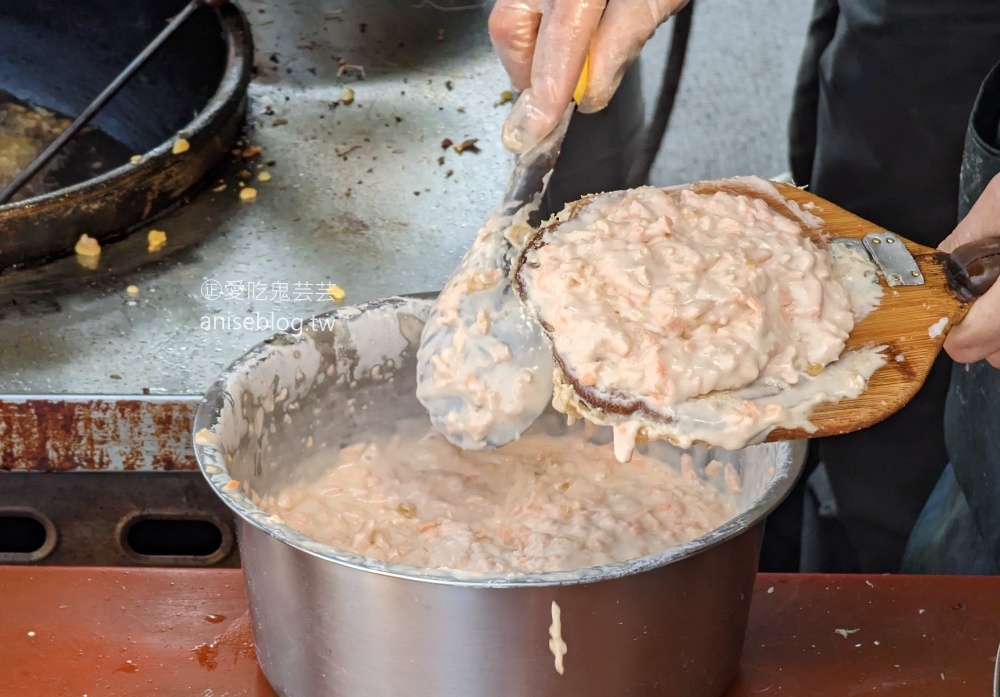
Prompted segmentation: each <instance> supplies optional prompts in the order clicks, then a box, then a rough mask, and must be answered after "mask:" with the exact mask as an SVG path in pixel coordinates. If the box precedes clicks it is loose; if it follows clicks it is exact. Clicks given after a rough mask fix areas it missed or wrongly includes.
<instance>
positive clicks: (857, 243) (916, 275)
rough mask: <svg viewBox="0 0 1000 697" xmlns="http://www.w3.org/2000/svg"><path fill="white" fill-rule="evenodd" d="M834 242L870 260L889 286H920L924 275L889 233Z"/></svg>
mask: <svg viewBox="0 0 1000 697" xmlns="http://www.w3.org/2000/svg"><path fill="white" fill-rule="evenodd" d="M836 242H837V243H838V244H842V245H844V246H846V247H850V248H851V249H855V250H857V251H858V252H860V253H861V254H864V255H866V256H867V257H868V258H870V259H871V260H872V261H873V262H875V265H876V266H878V268H879V271H881V272H882V275H883V276H885V280H886V283H888V284H889V285H890V286H922V285H923V284H924V275H923V274H922V273H921V272H920V267H918V266H917V262H916V261H915V260H914V259H913V255H912V254H910V252H909V250H908V249H907V248H906V245H904V244H903V242H902V241H901V240H900V239H899V238H898V237H896V236H895V235H893V234H892V233H891V232H873V233H871V234H870V235H865V237H864V239H861V240H856V239H853V238H849V237H840V238H837V240H836Z"/></svg>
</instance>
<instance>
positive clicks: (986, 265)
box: [945, 237, 1000, 302]
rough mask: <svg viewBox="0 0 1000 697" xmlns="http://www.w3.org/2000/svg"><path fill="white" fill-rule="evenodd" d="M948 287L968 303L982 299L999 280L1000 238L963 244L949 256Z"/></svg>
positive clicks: (947, 267) (946, 266)
mask: <svg viewBox="0 0 1000 697" xmlns="http://www.w3.org/2000/svg"><path fill="white" fill-rule="evenodd" d="M945 269H946V272H947V277H948V284H949V285H950V286H951V287H952V289H953V290H954V291H955V292H956V293H957V294H958V296H959V297H960V298H961V299H962V300H964V301H966V302H969V301H972V300H975V299H976V298H978V297H980V296H981V295H983V294H984V293H986V291H988V290H989V289H990V288H992V287H993V284H994V283H996V281H997V279H998V278H1000V237H985V238H983V239H981V240H976V241H975V242H969V243H968V244H963V245H962V246H961V247H958V248H957V249H955V250H954V251H953V252H952V253H951V254H949V255H948V260H947V262H946V264H945Z"/></svg>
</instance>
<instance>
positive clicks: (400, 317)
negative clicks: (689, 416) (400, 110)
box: [195, 298, 799, 697]
mask: <svg viewBox="0 0 1000 697" xmlns="http://www.w3.org/2000/svg"><path fill="white" fill-rule="evenodd" d="M429 309H430V303H429V301H428V300H426V299H421V298H390V299H387V300H382V301H378V302H374V303H370V304H368V305H364V306H361V307H358V308H345V309H342V310H338V311H336V312H333V313H330V314H328V315H323V316H321V317H317V318H314V319H313V320H307V326H306V327H305V328H304V329H303V331H302V332H301V333H299V334H286V335H279V336H277V337H275V338H274V339H272V340H270V341H268V342H265V343H263V344H261V345H259V346H258V347H256V348H254V349H253V350H251V351H250V352H249V353H247V354H246V355H245V356H244V357H243V358H241V359H240V360H239V361H237V362H236V363H235V364H234V365H233V366H231V367H230V368H229V369H228V370H227V371H226V372H225V373H224V374H223V375H222V376H221V377H220V378H219V380H218V381H217V382H216V383H215V384H214V385H213V386H212V388H211V390H210V391H209V392H208V394H207V395H206V397H205V399H204V401H203V402H202V404H201V407H200V409H199V410H198V414H197V416H196V420H195V432H196V437H195V447H196V451H197V456H198V462H199V464H200V466H201V469H202V471H203V472H204V474H205V476H206V477H207V479H208V481H209V482H210V483H211V485H212V487H213V488H214V489H215V491H216V492H217V493H218V494H219V496H220V497H221V498H222V500H223V501H225V503H226V504H227V505H228V506H229V507H230V508H232V509H233V511H234V512H235V513H236V517H237V518H236V519H237V532H238V536H239V542H240V551H241V554H242V558H243V568H244V578H245V581H246V589H247V595H248V597H249V601H250V611H251V616H252V619H253V631H254V641H255V643H256V647H257V655H258V658H259V659H260V662H261V666H262V667H263V670H264V673H265V675H266V676H267V678H268V680H269V681H270V682H271V684H272V685H273V687H274V688H275V690H276V691H277V692H278V693H279V694H280V695H284V696H287V697H320V696H322V695H331V696H333V695H335V696H336V697H383V696H385V697H388V696H390V695H407V697H511V696H515V697H527V696H529V695H530V696H531V697H549V696H552V697H555V696H556V695H559V696H565V695H574V696H576V695H579V696H581V697H583V696H589V695H594V696H595V697H612V696H618V695H661V694H663V695H666V694H670V695H684V696H685V697H716V696H717V695H720V694H721V693H722V692H723V691H724V690H725V689H726V687H727V686H728V684H729V683H730V681H731V680H732V679H733V677H734V676H735V674H736V671H737V667H738V664H739V656H740V652H741V650H742V645H743V638H744V634H745V631H746V623H747V613H748V610H749V604H750V596H751V591H752V589H753V583H754V576H755V574H756V569H757V552H758V536H759V534H760V524H761V522H762V520H763V518H764V516H765V515H767V513H768V512H770V511H771V510H772V509H773V508H774V507H775V506H776V505H777V504H778V503H779V502H780V501H781V499H782V498H783V497H784V496H785V495H786V494H787V492H788V491H789V489H790V488H791V487H792V485H793V483H794V481H795V478H796V477H797V476H798V473H799V464H798V463H797V462H794V461H793V458H792V455H791V447H790V446H789V445H788V444H787V443H777V444H765V445H758V446H753V447H750V448H746V449H745V450H742V451H739V452H732V453H730V452H726V451H707V450H698V451H691V452H692V454H693V455H694V458H695V464H696V467H700V468H703V467H704V465H705V464H706V463H707V462H708V460H709V459H710V458H716V459H720V460H726V461H729V462H731V463H733V465H734V466H735V468H736V469H737V471H738V472H739V473H740V475H741V477H742V481H743V491H742V494H741V501H740V508H741V513H740V514H739V515H738V516H737V517H735V518H733V519H732V520H730V521H729V522H727V523H726V524H725V525H723V526H722V527H720V528H719V529H717V530H715V531H713V532H711V533H709V534H707V535H705V536H703V537H701V538H699V539H697V540H694V541H693V542H691V543H688V544H686V545H683V546H680V547H674V548H672V549H668V550H666V551H664V552H662V553H660V554H656V555H653V556H649V557H645V558H642V559H637V560H633V561H630V562H626V563H622V564H613V565H608V566H602V567H597V568H593V569H587V570H584V571H582V572H579V573H577V572H574V573H552V574H539V575H533V576H521V577H514V578H511V577H502V576H475V577H473V576H462V575H450V574H446V573H443V572H442V573H430V572H426V571H422V570H420V569H414V568H411V567H404V566H399V565H394V564H389V563H384V562H380V561H376V560H372V559H367V558H364V557H360V556H357V555H354V554H351V553H347V552H342V551H339V550H336V549H333V548H331V547H327V546H325V545H321V544H319V543H317V542H315V541H312V540H310V539H309V538H307V537H305V536H304V535H301V534H300V533H298V532H296V531H295V530H293V529H291V528H289V527H287V526H285V525H284V524H283V523H281V522H280V521H277V520H274V519H269V518H268V516H267V514H265V513H264V512H263V511H261V509H259V508H258V507H257V506H255V505H254V504H253V503H252V501H251V500H250V499H249V498H248V496H247V494H248V493H249V492H256V493H258V494H261V495H263V494H267V493H273V492H275V491H276V490H277V489H280V488H282V487H283V486H285V485H287V484H289V483H291V482H292V481H296V480H297V479H299V478H301V477H311V476H314V475H315V474H317V473H315V472H311V471H307V470H309V469H310V467H309V466H304V465H303V464H302V463H303V461H305V460H308V459H310V458H307V457H306V456H307V455H308V454H311V453H313V452H315V451H317V450H321V449H323V448H331V449H333V448H337V447H339V446H342V445H346V444H348V443H350V442H355V441H356V440H357V439H358V438H359V437H360V436H364V435H366V434H374V433H376V432H379V431H385V430H386V429H389V428H391V427H392V425H393V424H394V423H396V422H397V421H398V420H399V419H402V418H409V417H412V416H414V415H419V414H420V413H421V408H420V405H419V403H418V402H417V400H416V397H415V394H414V392H415V363H414V355H415V353H416V346H417V342H418V341H419V336H420V330H421V328H422V323H423V319H424V318H425V317H426V316H427V314H428V311H429ZM310 322H311V326H309V325H308V323H310ZM373 369H375V370H374V375H373ZM202 429H209V430H210V431H211V433H210V434H208V433H206V432H205V431H202ZM199 432H200V434H199ZM307 444H311V445H307ZM654 447H660V448H663V449H664V451H663V452H662V453H659V454H661V455H662V456H663V457H664V458H665V459H667V460H670V459H674V460H676V459H677V458H678V457H679V452H678V451H675V450H673V449H672V448H671V447H670V446H666V445H658V446H654ZM668 451H669V452H668ZM312 459H313V460H315V458H312ZM234 482H235V483H234ZM553 602H556V603H558V605H559V607H560V608H561V612H562V636H563V639H564V640H565V641H566V644H567V647H568V653H567V654H566V657H565V673H564V674H562V675H560V674H559V673H558V672H557V671H556V669H555V664H554V658H553V654H552V653H551V652H550V650H549V645H548V642H549V626H550V624H551V608H552V603H553Z"/></svg>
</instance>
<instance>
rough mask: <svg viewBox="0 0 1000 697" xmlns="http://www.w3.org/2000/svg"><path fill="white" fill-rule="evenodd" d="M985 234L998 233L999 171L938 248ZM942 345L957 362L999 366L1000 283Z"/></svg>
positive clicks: (999, 210)
mask: <svg viewBox="0 0 1000 697" xmlns="http://www.w3.org/2000/svg"><path fill="white" fill-rule="evenodd" d="M984 237H1000V175H997V176H996V177H994V178H993V181H991V182H990V183H989V185H988V186H987V187H986V190H985V191H983V194H982V196H980V197H979V200H978V201H976V204H975V205H974V206H973V207H972V210H970V211H969V214H968V215H967V216H966V217H965V219H964V220H963V221H962V222H961V223H960V224H959V225H958V227H957V228H955V231H954V232H953V233H951V234H950V235H948V237H947V239H945V241H944V242H942V243H941V246H940V249H941V250H943V251H945V252H950V251H952V250H953V249H955V248H956V247H959V246H961V245H963V244H966V243H967V242H973V241H975V240H980V239H983V238H984ZM944 349H945V351H947V352H948V355H949V356H951V357H952V358H954V359H955V360H956V361H958V362H959V363H975V362H976V361H981V360H983V359H984V358H985V359H986V360H987V361H989V363H990V365H992V366H993V367H994V368H1000V283H998V284H996V285H994V286H993V288H992V289H990V290H989V291H988V292H987V293H986V294H985V295H984V296H983V297H981V298H979V299H978V300H977V301H976V302H975V304H973V306H972V309H970V310H969V314H968V315H966V316H965V319H964V320H962V322H961V323H960V324H958V325H956V326H955V327H954V328H953V329H952V330H951V332H950V333H949V334H948V338H947V339H945V342H944Z"/></svg>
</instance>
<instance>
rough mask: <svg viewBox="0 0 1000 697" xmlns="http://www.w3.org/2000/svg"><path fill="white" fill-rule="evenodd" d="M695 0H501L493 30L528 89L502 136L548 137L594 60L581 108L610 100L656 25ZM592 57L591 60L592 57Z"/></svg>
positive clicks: (525, 140)
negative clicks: (690, 0)
mask: <svg viewBox="0 0 1000 697" xmlns="http://www.w3.org/2000/svg"><path fill="white" fill-rule="evenodd" d="M687 2H688V0H610V1H609V0H497V3H496V5H495V6H494V8H493V11H492V13H491V14H490V23H489V24H490V38H491V39H492V40H493V45H494V46H495V47H496V50H497V53H498V54H499V56H500V61H501V63H503V66H504V68H505V69H506V70H507V73H508V74H509V75H510V77H511V80H512V82H513V83H514V88H515V89H517V90H518V91H520V92H521V93H522V94H521V97H520V98H519V99H518V100H517V104H515V105H514V108H513V109H512V110H511V113H510V115H509V116H508V117H507V121H506V123H504V128H503V143H504V146H505V147H507V149H509V150H511V151H512V152H516V153H519V152H523V151H525V150H527V149H528V148H530V147H531V146H532V145H534V144H535V143H537V142H538V141H539V140H541V139H542V138H544V137H545V136H546V135H547V134H548V133H549V131H551V130H552V128H553V127H554V126H555V124H556V122H557V121H558V120H559V117H560V115H561V114H562V113H563V111H564V110H565V108H566V105H567V104H569V102H570V100H571V99H572V98H573V91H574V89H575V87H576V85H577V82H578V81H579V80H580V75H581V73H582V71H583V69H584V65H585V64H586V65H587V68H588V71H587V78H586V89H585V91H584V94H583V98H582V99H581V100H580V111H582V112H584V113H592V112H595V111H600V110H601V109H603V108H604V107H606V106H607V105H608V102H609V101H610V100H611V96H612V95H613V94H614V93H615V90H616V89H618V84H619V83H620V82H621V79H622V76H623V75H624V74H625V69H626V68H627V67H628V66H629V65H630V64H631V63H632V61H634V60H635V59H636V58H637V57H638V56H639V51H641V50H642V47H643V45H644V44H645V43H646V41H648V40H649V38H650V37H651V36H652V35H653V33H654V32H655V31H656V28H657V27H658V26H660V24H662V23H663V22H664V21H666V20H667V18H668V17H670V15H672V14H673V13H674V12H676V11H677V10H679V9H681V8H682V7H683V6H684V5H686V4H687ZM588 57H589V63H588Z"/></svg>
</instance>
